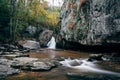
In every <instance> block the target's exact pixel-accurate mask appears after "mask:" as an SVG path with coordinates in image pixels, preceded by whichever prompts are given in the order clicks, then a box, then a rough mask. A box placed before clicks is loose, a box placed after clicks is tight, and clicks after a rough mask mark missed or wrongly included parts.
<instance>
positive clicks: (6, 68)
mask: <svg viewBox="0 0 120 80" xmlns="http://www.w3.org/2000/svg"><path fill="white" fill-rule="evenodd" d="M11 64H12V61H11V60H8V59H4V58H2V59H0V76H8V75H13V74H18V73H19V70H18V69H13V68H11V67H10V65H11Z"/></svg>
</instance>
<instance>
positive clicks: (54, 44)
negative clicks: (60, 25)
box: [47, 37, 56, 49]
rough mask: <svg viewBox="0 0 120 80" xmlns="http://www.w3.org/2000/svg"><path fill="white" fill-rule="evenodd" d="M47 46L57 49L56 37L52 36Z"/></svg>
mask: <svg viewBox="0 0 120 80" xmlns="http://www.w3.org/2000/svg"><path fill="white" fill-rule="evenodd" d="M47 46H48V48H50V49H55V46H56V42H55V38H54V37H52V38H51V40H50V41H49V42H48V44H47Z"/></svg>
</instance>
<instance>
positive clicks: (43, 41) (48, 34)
mask: <svg viewBox="0 0 120 80" xmlns="http://www.w3.org/2000/svg"><path fill="white" fill-rule="evenodd" d="M52 35H53V31H51V30H44V31H43V32H42V33H41V34H40V36H39V41H40V45H41V46H43V47H44V46H47V43H48V42H49V41H50V40H51V38H52Z"/></svg>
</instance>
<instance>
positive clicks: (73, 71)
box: [5, 49, 120, 80]
mask: <svg viewBox="0 0 120 80" xmlns="http://www.w3.org/2000/svg"><path fill="white" fill-rule="evenodd" d="M90 54H96V53H90V52H81V51H71V50H62V49H39V50H33V51H30V52H29V57H31V58H40V59H41V58H49V59H54V58H58V59H61V60H60V61H64V59H70V60H74V59H82V60H84V59H87V58H88V57H89V56H90ZM62 59H63V60H62ZM94 64H95V65H96V67H97V69H100V70H103V71H104V70H105V71H109V72H113V74H107V73H104V72H103V73H99V72H94V71H93V72H91V71H89V70H88V71H86V70H85V69H84V68H83V69H82V70H81V69H79V68H72V67H67V66H63V65H62V64H61V65H59V66H57V67H55V68H52V69H51V70H50V71H25V70H20V73H19V74H15V75H11V76H7V77H5V80H88V79H89V80H91V79H92V80H119V78H120V76H119V74H120V63H119V62H111V61H97V62H95V63H94ZM114 73H115V74H114Z"/></svg>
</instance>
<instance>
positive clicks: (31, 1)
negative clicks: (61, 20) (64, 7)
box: [0, 0, 60, 41]
mask: <svg viewBox="0 0 120 80" xmlns="http://www.w3.org/2000/svg"><path fill="white" fill-rule="evenodd" d="M59 10H60V9H59V8H48V4H47V2H43V3H40V0H28V1H27V2H25V0H0V40H1V39H3V40H4V39H6V38H7V39H9V40H12V41H14V40H15V39H17V37H20V36H21V31H22V30H23V29H24V28H25V27H27V26H29V25H32V26H36V27H46V28H49V29H54V28H55V27H54V26H55V25H56V24H57V17H58V15H59V13H58V12H59ZM43 24H44V25H43ZM4 35H6V36H4ZM3 36H4V37H3Z"/></svg>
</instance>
